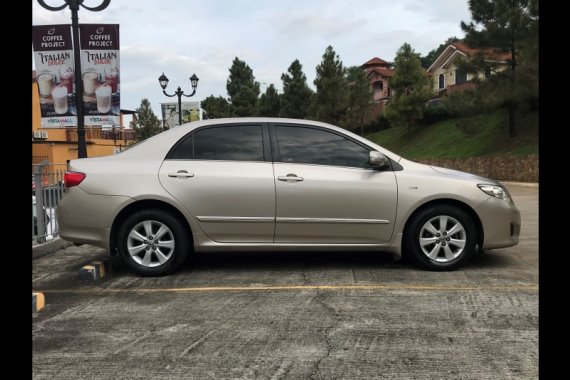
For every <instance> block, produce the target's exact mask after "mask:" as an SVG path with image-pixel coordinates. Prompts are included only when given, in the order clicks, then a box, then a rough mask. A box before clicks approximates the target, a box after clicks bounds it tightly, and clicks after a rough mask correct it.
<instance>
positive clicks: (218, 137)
mask: <svg viewBox="0 0 570 380" xmlns="http://www.w3.org/2000/svg"><path fill="white" fill-rule="evenodd" d="M192 158H194V159H195V160H227V161H263V138H262V132H261V126H259V125H236V126H231V127H230V126H227V127H214V128H205V129H200V130H198V131H196V132H194V133H192V134H191V135H189V136H187V137H185V138H184V140H182V141H181V142H180V143H179V144H178V145H177V146H175V148H174V150H173V151H172V152H171V153H170V154H169V155H168V159H172V160H188V159H192Z"/></svg>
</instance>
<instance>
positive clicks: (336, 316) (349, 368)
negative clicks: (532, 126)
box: [32, 185, 538, 379]
mask: <svg viewBox="0 0 570 380" xmlns="http://www.w3.org/2000/svg"><path fill="white" fill-rule="evenodd" d="M509 190H510V191H511V194H512V196H513V198H514V200H515V203H516V205H517V207H518V208H519V210H520V211H521V215H522V231H521V239H520V243H519V245H517V246H515V247H511V248H506V249H500V250H494V251H489V252H486V253H485V254H482V255H477V257H475V258H474V259H473V260H472V261H471V262H470V263H469V264H467V265H465V266H464V267H462V268H461V269H459V270H456V271H454V272H441V273H439V272H428V271H423V270H421V269H418V268H416V267H413V266H411V265H410V264H405V263H401V262H392V259H391V256H390V255H389V254H385V253H366V252H354V253H255V254H254V253H233V254H203V255H195V256H194V257H192V258H191V259H190V260H189V261H188V263H187V264H186V265H185V266H184V267H183V269H182V270H180V271H178V272H177V273H175V274H174V275H171V276H168V277H160V278H142V277H137V276H136V275H134V274H132V273H130V272H128V271H127V270H126V268H124V267H123V266H120V265H119V266H118V268H117V269H116V270H115V271H114V272H113V273H109V274H107V275H106V276H105V277H104V278H103V279H102V280H99V281H97V282H91V283H89V282H84V281H83V282H82V281H81V280H80V279H79V274H78V269H79V268H81V266H83V265H85V264H88V263H89V262H91V261H93V260H95V259H98V258H102V257H107V254H106V252H105V251H104V250H102V249H99V248H95V247H92V246H81V247H75V246H72V247H68V248H66V249H63V250H60V251H58V252H56V253H54V254H51V255H48V256H44V257H41V258H39V259H36V260H34V261H33V266H32V289H33V290H34V291H42V292H44V294H45V297H46V307H45V309H43V310H41V311H39V312H36V313H34V314H33V316H32V347H33V348H32V371H33V377H34V378H36V379H60V378H74V379H78V378H88V379H109V378H121V379H149V378H167V379H404V378H405V379H433V378H445V379H515V378H516V379H536V378H538V189H537V188H533V187H523V186H516V185H511V186H510V187H509Z"/></svg>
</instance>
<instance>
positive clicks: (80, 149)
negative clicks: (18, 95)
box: [38, 0, 111, 158]
mask: <svg viewBox="0 0 570 380" xmlns="http://www.w3.org/2000/svg"><path fill="white" fill-rule="evenodd" d="M63 2H64V4H63V5H59V6H57V7H54V6H51V5H48V4H46V2H45V1H44V0H38V3H39V4H40V5H41V6H42V7H44V8H45V9H47V10H49V11H54V12H55V11H61V10H62V9H64V8H65V7H69V9H70V10H71V27H72V28H73V58H74V60H75V106H76V107H77V158H86V157H87V146H86V145H85V128H84V124H85V119H84V117H83V82H82V81H81V56H80V54H79V15H78V11H79V6H82V7H83V8H85V9H87V10H88V11H93V12H99V11H102V10H103V9H105V8H107V6H109V3H110V2H111V0H103V2H102V3H101V4H100V5H98V6H96V7H87V6H85V5H83V0H63Z"/></svg>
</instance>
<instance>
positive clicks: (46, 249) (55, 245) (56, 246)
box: [32, 237, 73, 260]
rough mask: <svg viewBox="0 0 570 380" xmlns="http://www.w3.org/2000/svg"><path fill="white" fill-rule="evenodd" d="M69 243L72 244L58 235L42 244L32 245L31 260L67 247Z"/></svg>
mask: <svg viewBox="0 0 570 380" xmlns="http://www.w3.org/2000/svg"><path fill="white" fill-rule="evenodd" d="M70 245H73V244H72V243H70V242H68V241H67V240H63V239H62V238H60V237H56V238H54V239H52V240H49V241H46V242H45V243H42V244H38V245H32V260H34V259H37V258H39V257H42V256H45V255H49V254H51V253H54V252H57V251H59V250H60V249H63V248H67V247H69V246H70Z"/></svg>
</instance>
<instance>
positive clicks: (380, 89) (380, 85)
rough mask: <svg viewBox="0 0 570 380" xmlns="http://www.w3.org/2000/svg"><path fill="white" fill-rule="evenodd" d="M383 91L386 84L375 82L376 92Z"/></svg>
mask: <svg viewBox="0 0 570 380" xmlns="http://www.w3.org/2000/svg"><path fill="white" fill-rule="evenodd" d="M382 90H384V82H382V81H377V82H374V91H382Z"/></svg>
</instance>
